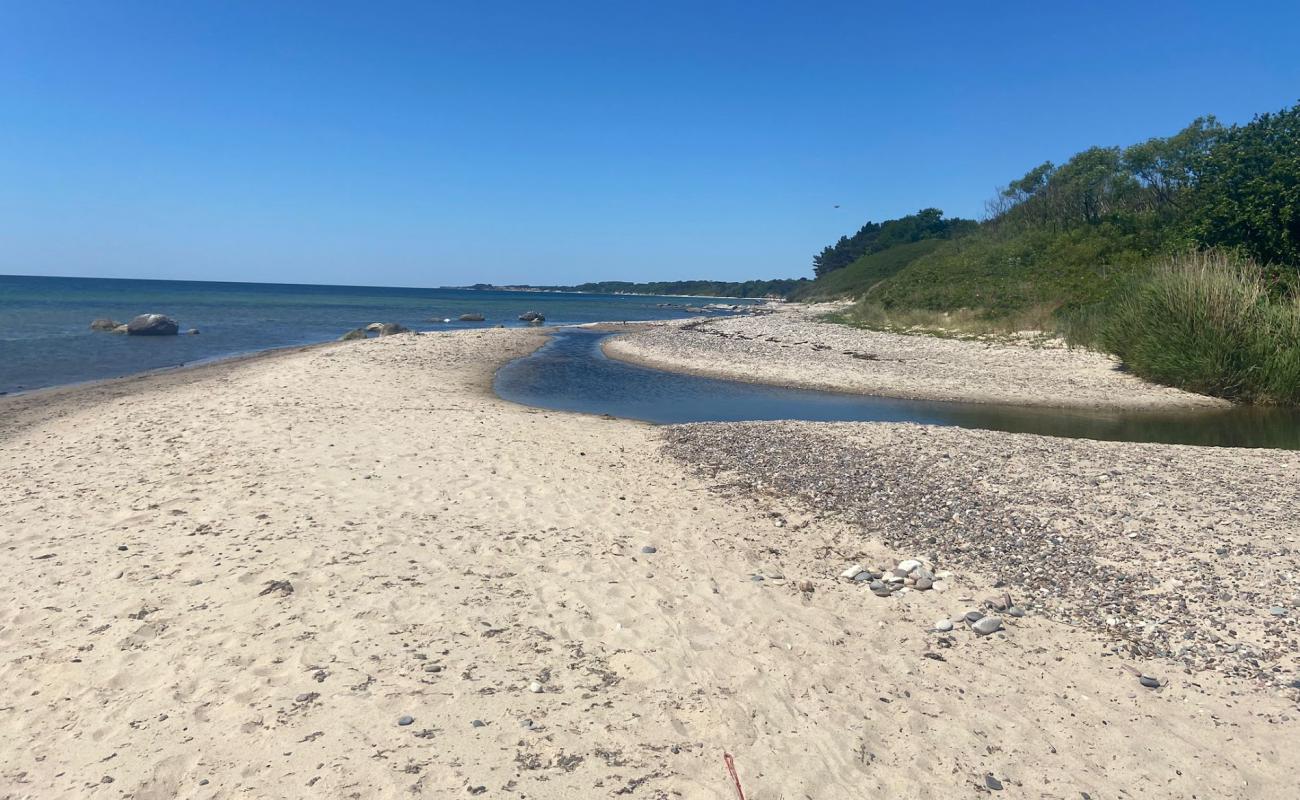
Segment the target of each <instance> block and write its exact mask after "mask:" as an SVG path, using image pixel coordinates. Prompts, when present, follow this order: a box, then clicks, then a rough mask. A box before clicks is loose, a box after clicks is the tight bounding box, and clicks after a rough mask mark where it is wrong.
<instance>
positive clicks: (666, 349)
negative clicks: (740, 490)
mask: <svg viewBox="0 0 1300 800" xmlns="http://www.w3.org/2000/svg"><path fill="white" fill-rule="evenodd" d="M769 308H772V309H775V310H774V313H769V314H764V315H761V316H760V315H755V316H747V315H745V316H732V317H710V318H702V319H696V320H691V321H669V322H656V323H653V324H650V325H647V326H645V328H643V329H642V330H639V331H637V332H635V333H631V334H629V335H626V336H619V337H617V338H614V339H610V340H609V341H608V342H606V343H605V345H604V349H605V352H606V354H607V355H610V356H612V357H614V358H619V359H622V360H625V361H632V362H635V363H639V364H643V365H645V366H650V367H658V368H660V369H671V370H676V371H681V372H691V373H696V374H700V375H708V376H710V377H715V378H729V379H731V380H741V381H752V382H755V383H770V384H775V385H780V386H797V387H801V388H806V389H823V390H828V391H836V392H855V393H860V394H874V395H880V396H883V397H899V398H907V399H916V400H955V401H965V402H972V403H1010V404H1016V405H1031V406H1048V407H1060V408H1096V409H1117V410H1118V409H1129V410H1136V409H1168V410H1175V409H1189V410H1191V409H1207V408H1226V407H1228V406H1229V405H1230V404H1229V403H1228V402H1226V401H1223V400H1218V399H1215V398H1211V397H1205V396H1203V395H1198V394H1192V393H1190V392H1184V391H1181V390H1178V389H1172V388H1169V387H1167V386H1158V385H1156V384H1153V383H1149V382H1147V381H1144V380H1142V379H1140V378H1137V377H1135V376H1133V375H1131V374H1129V373H1127V372H1124V371H1123V370H1121V369H1120V366H1119V362H1118V361H1117V360H1116V359H1114V358H1112V357H1110V356H1107V355H1105V354H1102V353H1095V352H1091V351H1087V350H1069V349H1066V348H1064V347H1063V346H1061V345H1060V343H1059V341H1056V340H1050V339H1042V338H1034V339H1024V340H1019V341H1017V340H1015V339H1011V338H1008V337H1000V338H998V339H996V340H987V341H972V340H961V339H949V338H940V337H936V336H913V335H905V334H898V333H886V332H881V331H871V330H864V329H860V328H852V327H849V326H846V325H833V324H827V323H824V322H821V321H819V317H822V316H824V315H826V314H828V313H831V312H833V311H837V310H843V308H842V307H841V306H839V305H837V304H820V305H806V304H789V305H774V306H769Z"/></svg>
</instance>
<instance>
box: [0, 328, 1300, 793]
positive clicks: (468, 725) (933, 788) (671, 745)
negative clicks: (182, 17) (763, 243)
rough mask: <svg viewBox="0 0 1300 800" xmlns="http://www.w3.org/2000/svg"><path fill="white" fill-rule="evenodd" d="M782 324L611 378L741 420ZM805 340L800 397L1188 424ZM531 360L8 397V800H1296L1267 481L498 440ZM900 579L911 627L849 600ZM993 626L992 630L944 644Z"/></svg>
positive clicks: (1089, 398) (524, 336) (706, 446)
mask: <svg viewBox="0 0 1300 800" xmlns="http://www.w3.org/2000/svg"><path fill="white" fill-rule="evenodd" d="M810 325H816V323H812V322H809V321H807V320H802V319H798V318H796V317H795V316H793V315H772V316H767V317H752V318H732V319H726V320H717V321H711V322H710V323H708V326H709V327H712V328H714V329H716V330H717V331H720V332H722V333H724V334H728V335H727V336H722V335H709V334H705V333H700V332H697V331H690V330H688V331H685V332H683V331H681V330H680V326H679V325H671V326H658V327H656V328H654V329H651V330H649V331H647V332H644V333H638V334H636V335H635V336H634V337H631V338H623V339H617V340H615V342H616V344H615V345H613V347H615V348H616V349H617V354H618V355H620V356H623V355H636V356H638V357H639V358H641V359H642V360H647V361H650V362H652V363H660V364H671V365H673V366H675V367H679V368H683V369H704V368H705V367H704V366H702V365H703V364H704V362H705V361H707V362H708V363H709V364H712V365H713V366H712V367H710V369H714V370H725V372H726V373H727V374H728V376H730V377H743V378H745V379H748V380H759V381H761V380H771V379H773V374H774V373H773V372H771V371H770V370H767V368H766V367H761V366H760V365H766V364H768V363H769V361H770V360H771V357H772V353H773V352H774V350H773V348H787V347H788V348H794V347H806V348H808V349H811V345H807V344H800V345H795V344H794V342H811V341H813V340H812V339H808V338H805V330H804V327H802V326H810ZM747 326H748V327H747ZM790 326H796V327H790ZM760 333H762V334H763V335H761V336H760V335H759V334H760ZM807 333H808V335H816V336H818V337H825V338H826V342H825V343H824V346H825V347H827V348H829V350H828V351H827V352H830V353H832V354H838V355H839V356H840V357H841V358H842V359H843V360H844V363H843V364H841V365H839V366H838V367H837V368H836V369H838V370H839V371H837V372H831V371H829V368H827V370H820V369H819V370H817V372H818V375H817V377H815V378H814V377H807V376H805V377H804V378H802V379H801V380H804V381H807V384H806V385H824V384H834V385H835V388H850V389H859V390H862V391H869V390H871V389H872V387H880V386H885V385H888V386H895V387H896V390H898V391H913V389H914V387H917V386H920V387H922V388H923V389H924V391H925V392H927V394H925V395H924V396H933V397H939V396H941V395H948V396H953V395H960V396H962V397H964V398H966V399H980V398H985V399H989V400H990V401H991V400H993V399H995V398H1001V399H1008V398H1012V399H1014V398H1019V399H1021V400H1022V401H1025V402H1038V403H1040V404H1044V405H1071V404H1075V405H1098V404H1105V403H1122V404H1126V405H1131V406H1133V407H1139V406H1151V405H1186V406H1196V405H1204V404H1208V403H1212V401H1207V400H1205V399H1203V398H1198V397H1196V396H1194V395H1187V394H1185V393H1180V392H1174V391H1173V390H1168V389H1160V388H1158V387H1151V386H1149V385H1146V384H1142V383H1141V382H1139V381H1136V380H1135V379H1132V378H1130V377H1129V376H1126V375H1123V374H1122V373H1117V372H1115V370H1114V369H1113V365H1109V366H1107V365H1105V364H1103V363H1102V362H1101V361H1099V360H1098V359H1099V358H1100V357H1093V356H1090V355H1087V354H1079V353H1070V352H1065V351H1060V350H1043V349H1033V348H1012V347H1011V346H1009V345H1007V346H1002V345H998V346H993V345H983V344H978V343H967V342H949V341H945V340H933V341H931V340H925V341H919V340H918V341H915V342H909V341H901V340H902V339H911V338H912V337H898V338H897V339H894V338H887V337H885V335H875V336H873V335H869V334H862V333H860V332H852V331H850V332H847V333H846V332H844V331H840V330H838V329H834V328H829V327H828V326H821V328H819V329H818V330H817V331H815V332H813V331H812V330H811V329H809V331H808V332H807ZM737 336H746V337H750V338H748V339H739V338H736V337H737ZM769 336H771V337H774V338H776V339H780V340H782V341H777V342H771V341H767V337H769ZM787 337H789V339H790V341H789V342H786V341H785V339H786V338H787ZM841 337H848V338H843V340H842V341H841ZM855 337H856V338H855ZM868 337H869V338H868ZM831 339H834V340H835V341H834V342H832V341H831ZM542 341H544V334H542V333H540V332H538V331H531V330H518V329H516V330H504V329H502V330H497V329H488V330H481V331H462V332H455V333H442V334H419V335H416V334H406V335H399V336H390V337H385V338H382V339H375V340H368V341H360V342H350V343H347V344H343V345H337V346H329V347H321V348H311V349H305V350H301V351H296V352H287V353H278V354H275V355H274V356H268V357H265V358H259V359H250V360H246V361H240V362H234V363H229V364H219V365H212V366H207V367H203V368H201V369H195V370H185V371H178V372H172V373H166V374H160V375H154V376H148V377H142V378H135V379H129V380H126V381H118V382H112V383H108V384H101V385H97V386H88V387H80V388H75V389H68V390H61V391H56V392H49V393H42V394H40V395H33V396H26V397H23V396H19V397H13V398H4V399H0V540H3V542H4V546H5V551H6V557H5V558H4V560H3V561H0V569H2V570H3V574H2V575H0V587H2V588H0V591H3V592H4V603H3V604H2V605H0V615H2V616H0V653H2V654H3V659H2V660H0V797H4V798H65V797H66V798H82V797H101V798H108V797H132V798H171V797H195V798H221V797H241V798H250V797H253V798H263V797H267V798H270V797H313V798H320V797H329V798H334V797H339V798H369V797H399V796H400V797H407V796H411V797H462V796H466V797H472V796H483V797H514V798H586V797H593V798H599V797H624V796H626V797H631V798H710V799H717V800H727V799H729V798H735V797H736V796H737V795H736V790H735V788H734V787H733V785H732V781H731V778H730V777H729V775H728V773H727V771H726V768H725V766H724V753H730V754H731V755H732V756H734V760H735V764H736V768H737V771H738V775H739V779H740V781H741V783H742V784H743V787H744V791H745V796H746V797H748V798H750V800H775V799H776V798H831V797H909V798H911V797H917V798H928V797H933V798H952V797H978V796H986V795H994V796H998V795H1002V796H1007V797H1024V798H1080V797H1090V798H1095V799H1096V800H1101V799H1102V798H1119V797H1145V798H1189V797H1199V798H1288V797H1295V794H1296V790H1295V787H1296V780H1297V778H1296V775H1297V770H1300V748H1296V747H1295V746H1294V742H1295V740H1296V736H1297V733H1300V724H1298V723H1297V716H1298V715H1300V711H1298V710H1297V702H1300V694H1298V693H1297V690H1296V688H1295V685H1294V683H1293V681H1295V680H1296V679H1297V678H1300V675H1297V674H1296V673H1297V669H1298V668H1300V663H1298V662H1297V660H1296V651H1297V639H1298V638H1300V627H1298V626H1297V616H1300V608H1298V607H1297V606H1300V594H1297V591H1298V586H1297V580H1298V577H1297V576H1298V575H1300V569H1298V568H1297V563H1296V560H1297V545H1298V542H1300V530H1298V529H1297V523H1296V522H1295V521H1294V515H1293V513H1292V511H1293V509H1294V508H1295V507H1296V504H1297V501H1300V497H1297V496H1296V495H1297V490H1296V488H1295V486H1294V475H1295V474H1297V469H1298V468H1300V460H1298V459H1297V456H1296V455H1295V454H1293V453H1285V452H1280V451H1264V450H1250V451H1246V450H1242V451H1212V450H1210V449H1208V448H1192V447H1174V446H1159V445H1124V444H1110V443H1097V442H1075V441H1066V440H1058V439H1047V438H1042V437H1034V436H1023V435H1010V434H992V433H987V432H981V431H967V430H958V429H935V428H927V427H923V426H917V425H886V424H851V425H835V426H826V425H813V424H798V423H769V424H753V425H750V424H742V425H730V426H722V425H700V426H674V427H669V428H657V427H654V426H650V425H646V424H642V423H637V422H631V421H626V420H618V419H607V418H598V417H591V416H583V415H577V414H565V413H555V412H548V411H541V410H537V409H531V408H526V407H522V406H517V405H513V404H510V403H507V402H504V401H502V400H499V399H497V398H496V397H495V396H494V395H493V394H492V392H491V389H490V382H491V377H492V374H493V372H494V371H495V370H496V369H497V368H498V367H499V366H500V365H501V364H503V363H505V362H507V361H508V360H510V359H511V358H514V357H517V356H519V355H522V354H525V353H527V352H529V351H530V350H531V349H533V348H535V347H537V346H538V345H539V344H541V343H542ZM656 342H658V343H659V345H662V346H659V345H657V344H655V343H656ZM702 342H703V343H704V344H701V343H702ZM817 343H818V344H823V342H822V339H820V338H819V339H817ZM841 345H842V346H841ZM909 347H910V348H912V349H910V350H909V349H907V348H909ZM843 351H851V352H870V353H872V354H873V355H875V356H876V358H875V359H865V358H854V357H853V356H852V355H845V354H844V352H843ZM790 352H794V351H793V350H791V351H790ZM818 352H821V351H818ZM981 353H983V355H980V354H981ZM891 358H898V359H901V361H900V362H898V363H900V364H901V365H902V366H899V367H898V368H897V369H898V370H901V369H906V370H909V371H910V372H909V374H911V375H913V376H915V377H914V379H910V378H904V377H901V374H902V373H900V372H898V371H897V370H896V369H895V368H894V367H883V366H881V365H882V364H889V363H894V362H890V361H889V359H891ZM980 359H985V360H984V361H981V360H980ZM789 360H790V359H786V360H785V361H789ZM785 361H783V362H782V363H785ZM719 362H725V363H726V364H727V365H728V366H726V367H725V368H719V367H717V366H716V365H717V364H718V363H719ZM772 363H775V362H772ZM963 363H964V364H966V368H964V369H961V370H958V369H956V368H955V366H954V365H957V364H963ZM866 364H871V365H875V366H878V367H879V368H880V369H879V371H867V370H861V369H859V371H858V372H856V373H854V372H853V369H852V368H853V366H854V365H858V366H859V367H861V366H862V365H866ZM1027 364H1028V365H1031V367H1032V368H1027V367H1026V365H1027ZM989 365H993V366H989ZM998 365H1000V366H998ZM1052 365H1056V366H1052ZM773 369H775V368H773ZM782 369H783V370H785V372H786V373H789V372H792V371H793V370H792V368H789V367H788V366H787V367H782ZM806 371H807V370H806ZM850 374H853V375H856V376H857V377H856V378H846V377H845V376H847V375H850ZM785 377H786V378H788V377H789V375H788V374H787V375H785ZM846 381H848V383H846ZM854 381H856V382H854ZM900 386H901V387H902V388H901V389H897V387H900ZM916 391H921V389H916ZM1130 534H1133V535H1132V536H1130ZM1044 537H1046V540H1044ZM1054 539H1055V541H1053V540H1054ZM1044 541H1047V542H1049V543H1050V546H1049V545H1047V544H1044ZM908 559H918V560H921V561H924V562H926V563H925V565H924V567H923V569H927V570H932V571H933V572H934V573H935V576H936V578H937V579H938V581H942V583H943V590H939V589H938V587H937V584H936V588H932V589H930V590H927V591H920V590H909V591H903V592H895V593H892V594H890V596H877V595H876V594H875V593H873V591H871V590H869V589H868V586H867V584H866V583H865V582H861V581H854V580H850V579H846V578H842V577H841V575H842V573H843V572H844V571H845V569H846V568H847V567H850V566H852V565H854V564H860V565H863V566H864V567H865V568H867V569H868V570H880V571H885V572H887V571H888V570H887V569H884V570H882V568H890V567H893V566H895V565H897V564H898V562H899V561H905V560H908ZM900 580H901V579H900ZM908 580H911V578H909V579H908ZM1003 593H1006V594H1008V595H1010V599H1012V601H1013V604H1014V605H1015V606H1016V607H1017V608H1018V609H1023V611H1024V612H1025V613H1024V616H1014V615H1012V614H1010V613H1002V614H1000V615H999V617H1000V619H1001V620H1002V623H1003V629H1002V630H1001V631H999V632H996V633H993V634H992V635H988V636H979V635H976V634H975V633H974V632H973V631H972V630H971V629H970V627H969V626H967V625H966V624H965V623H964V622H962V615H963V614H964V613H965V612H967V611H968V610H970V609H973V608H981V607H983V605H982V604H983V601H984V599H985V598H987V597H989V596H990V595H992V596H995V597H997V596H1000V595H1001V594H1003ZM1180 601H1182V602H1181V603H1180ZM1273 609H1276V610H1279V611H1280V612H1281V613H1280V614H1273V613H1272V610H1273ZM945 620H947V621H951V620H956V623H951V622H950V624H951V625H952V630H950V631H936V630H934V627H935V623H936V622H939V621H945ZM1111 620H1114V621H1113V622H1112V621H1111ZM1139 675H1146V676H1147V677H1149V678H1155V679H1156V684H1157V685H1156V686H1155V687H1152V688H1149V687H1147V686H1143V685H1142V684H1141V682H1140V680H1139Z"/></svg>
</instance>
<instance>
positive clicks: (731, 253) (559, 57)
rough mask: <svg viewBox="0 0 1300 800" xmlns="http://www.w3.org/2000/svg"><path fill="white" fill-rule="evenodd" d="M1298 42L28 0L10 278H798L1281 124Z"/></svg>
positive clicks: (1186, 20)
mask: <svg viewBox="0 0 1300 800" xmlns="http://www.w3.org/2000/svg"><path fill="white" fill-rule="evenodd" d="M1056 6H1061V8H1057V7H1056ZM1065 6H1071V7H1072V8H1064V7H1065ZM1297 31H1300V3H1296V2H1294V0H1291V1H1290V2H1251V3H1226V2H1224V3H1209V2H1179V3H1145V2H1144V3H1134V2H1125V3H1110V2H1090V3H1073V4H1063V3H1061V4H1058V3H1039V2H1036V3H1018V2H1003V3H946V2H934V3H926V4H911V3H898V2H895V3H890V4H882V5H880V6H879V7H876V6H874V4H870V3H822V4H815V3H814V4H810V3H776V2H771V3H753V2H750V3H729V2H728V3H705V2H683V3H678V2H671V1H665V0H661V1H660V2H620V1H619V0H604V1H603V2H591V3H587V2H581V3H569V2H555V3H536V2H520V3H500V2H481V3H480V2H457V3H445V4H444V3H432V2H422V3H409V4H408V3H380V2H370V3H360V2H358V3H329V2H305V0H304V2H296V3H277V2H214V3H202V2H184V3H174V2H156V3H147V2H131V1H130V0H116V1H115V2H81V3H71V2H52V1H50V0H33V1H32V2H13V1H12V0H10V1H9V2H2V3H0V273H8V274H46V275H94V276H104V277H143V278H183V279H201V280H255V281H284V282H305V283H352V284H374V285H402V286H435V285H455V284H465V283H472V282H479V281H483V282H494V283H511V282H528V283H569V282H577V281H582V280H593V279H625V280H649V279H676V278H694V277H707V278H715V279H747V278H754V277H785V276H796V275H804V274H807V273H808V265H809V261H810V258H811V256H812V254H813V253H814V252H816V251H817V250H818V249H820V248H821V247H822V246H823V245H825V244H827V243H829V242H830V241H833V240H834V239H835V238H836V237H838V236H839V235H840V234H843V233H850V232H852V231H853V230H855V229H856V228H857V227H858V226H859V225H861V224H862V222H864V221H866V220H867V219H877V220H879V219H884V218H888V217H893V216H898V215H901V214H905V213H909V212H911V211H914V210H916V209H918V208H921V207H924V206H938V207H940V208H942V209H944V210H945V211H946V212H948V213H949V214H956V215H962V216H977V215H979V214H980V213H981V210H982V208H983V202H984V200H985V199H986V198H987V197H989V196H990V195H991V194H992V193H993V190H994V187H995V186H997V185H999V184H1004V183H1005V182H1006V181H1007V180H1008V179H1010V178H1014V177H1016V176H1018V175H1020V174H1022V173H1023V172H1024V171H1025V170H1026V169H1028V168H1029V167H1031V166H1033V165H1034V164H1037V163H1039V162H1041V161H1043V160H1045V159H1053V160H1058V161H1059V160H1062V159H1064V158H1067V157H1068V156H1069V155H1070V154H1071V153H1073V152H1075V151H1077V150H1080V149H1082V148H1084V147H1087V146H1090V145H1093V144H1128V143H1132V142H1134V141H1138V140H1141V139H1145V138H1148V137H1150V136H1154V135H1166V134H1169V133H1173V132H1174V131H1176V130H1177V129H1179V128H1180V127H1182V126H1183V125H1185V124H1186V123H1188V122H1189V121H1191V120H1192V119H1193V118H1194V117H1196V116H1198V115H1201V114H1207V113H1212V114H1215V115H1218V116H1219V117H1220V119H1222V120H1224V121H1226V122H1244V121H1247V120H1249V119H1250V117H1251V115H1252V114H1254V113H1256V112H1262V111H1272V110H1277V109H1279V108H1282V107H1285V106H1290V105H1292V104H1294V103H1295V102H1297V100H1300V47H1297V45H1296V38H1295V37H1296V36H1297V33H1296V32H1297ZM835 204H839V205H840V208H838V209H836V208H834V205H835Z"/></svg>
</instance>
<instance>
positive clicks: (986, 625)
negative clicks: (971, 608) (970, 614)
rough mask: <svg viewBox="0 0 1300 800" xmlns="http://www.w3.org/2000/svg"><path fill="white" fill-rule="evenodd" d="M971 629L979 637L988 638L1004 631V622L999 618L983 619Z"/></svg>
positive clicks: (972, 625) (977, 621) (976, 622)
mask: <svg viewBox="0 0 1300 800" xmlns="http://www.w3.org/2000/svg"><path fill="white" fill-rule="evenodd" d="M970 629H971V630H973V631H975V633H976V634H977V635H979V636H988V635H989V634H990V633H997V632H998V631H1000V630H1002V620H1000V619H998V618H997V617H983V618H981V619H978V620H976V621H975V622H974V623H972V624H971V626H970Z"/></svg>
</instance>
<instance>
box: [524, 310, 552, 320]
mask: <svg viewBox="0 0 1300 800" xmlns="http://www.w3.org/2000/svg"><path fill="white" fill-rule="evenodd" d="M519 320H520V321H521V322H545V321H546V317H544V316H542V312H540V311H525V312H524V313H522V314H520V315H519Z"/></svg>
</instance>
